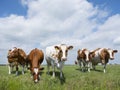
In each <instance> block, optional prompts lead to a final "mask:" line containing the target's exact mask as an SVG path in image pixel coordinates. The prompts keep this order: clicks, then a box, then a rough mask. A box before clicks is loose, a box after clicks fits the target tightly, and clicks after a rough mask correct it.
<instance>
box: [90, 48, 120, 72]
mask: <svg viewBox="0 0 120 90" xmlns="http://www.w3.org/2000/svg"><path fill="white" fill-rule="evenodd" d="M117 52H118V51H117V50H112V49H110V48H109V49H106V48H97V49H96V50H94V51H92V52H91V55H90V56H91V57H92V60H91V61H92V66H93V68H94V69H95V66H96V65H97V64H98V63H102V65H103V66H104V73H105V72H106V64H107V63H108V62H109V59H110V60H113V59H114V53H117Z"/></svg>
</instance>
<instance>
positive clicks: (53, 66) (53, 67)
mask: <svg viewBox="0 0 120 90" xmlns="http://www.w3.org/2000/svg"><path fill="white" fill-rule="evenodd" d="M52 76H53V77H55V65H53V75H52Z"/></svg>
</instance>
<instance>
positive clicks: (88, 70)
mask: <svg viewBox="0 0 120 90" xmlns="http://www.w3.org/2000/svg"><path fill="white" fill-rule="evenodd" d="M90 64H91V62H88V64H87V66H88V72H90Z"/></svg>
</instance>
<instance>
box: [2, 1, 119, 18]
mask: <svg viewBox="0 0 120 90" xmlns="http://www.w3.org/2000/svg"><path fill="white" fill-rule="evenodd" d="M88 1H89V2H91V3H92V4H93V5H94V6H99V8H106V9H108V10H109V11H110V13H111V14H112V15H113V14H116V13H120V5H119V4H120V0H88ZM0 7H1V8H0V12H1V13H0V17H5V16H8V15H10V14H11V13H13V14H17V15H26V14H27V7H26V6H23V5H22V4H21V0H12V1H11V0H1V2H0Z"/></svg>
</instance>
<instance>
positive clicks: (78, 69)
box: [75, 68, 103, 72]
mask: <svg viewBox="0 0 120 90" xmlns="http://www.w3.org/2000/svg"><path fill="white" fill-rule="evenodd" d="M75 70H77V71H80V72H88V70H87V69H86V70H84V71H82V69H81V68H77V69H75ZM90 71H96V72H103V70H98V69H90Z"/></svg>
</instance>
